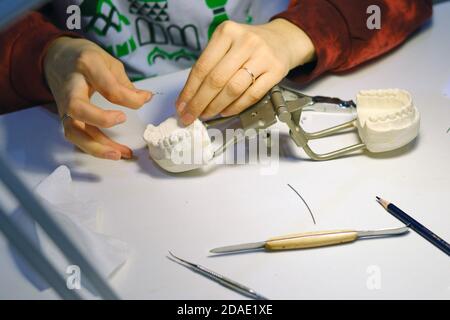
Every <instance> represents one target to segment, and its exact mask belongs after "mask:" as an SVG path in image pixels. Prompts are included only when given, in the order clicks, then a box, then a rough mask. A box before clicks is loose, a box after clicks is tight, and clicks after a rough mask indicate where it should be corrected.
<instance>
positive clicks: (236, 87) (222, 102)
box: [201, 60, 266, 119]
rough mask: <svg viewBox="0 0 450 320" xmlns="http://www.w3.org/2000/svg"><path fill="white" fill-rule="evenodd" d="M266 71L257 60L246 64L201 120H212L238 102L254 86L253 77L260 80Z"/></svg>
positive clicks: (207, 108) (206, 110)
mask: <svg viewBox="0 0 450 320" xmlns="http://www.w3.org/2000/svg"><path fill="white" fill-rule="evenodd" d="M244 68H246V69H244ZM265 69H266V68H265V66H264V65H263V63H261V62H258V61H256V60H252V61H249V62H247V63H245V65H244V66H243V67H242V68H241V69H239V70H238V71H237V72H236V73H235V74H234V75H233V77H232V78H231V79H230V80H229V81H228V83H227V84H226V85H225V87H224V88H223V90H222V91H221V92H220V93H219V94H218V95H217V96H216V97H215V98H214V100H213V101H211V103H210V104H209V105H208V106H207V107H206V109H205V110H204V111H203V113H202V114H201V118H202V119H207V118H212V117H214V116H216V115H217V114H218V113H220V112H221V111H222V110H224V109H225V108H227V107H228V106H229V105H231V103H233V102H234V101H236V100H237V99H238V98H239V97H240V96H241V95H242V94H243V93H244V92H245V91H246V90H247V89H248V88H249V87H250V86H251V85H252V83H253V77H255V78H258V77H259V76H260V75H261V74H262V73H264V72H265V71H266V70H265ZM247 70H248V71H247Z"/></svg>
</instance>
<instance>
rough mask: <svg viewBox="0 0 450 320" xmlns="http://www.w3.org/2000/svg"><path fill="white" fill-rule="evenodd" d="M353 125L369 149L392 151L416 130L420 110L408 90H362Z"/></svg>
mask: <svg viewBox="0 0 450 320" xmlns="http://www.w3.org/2000/svg"><path fill="white" fill-rule="evenodd" d="M356 99H357V103H356V104H357V106H358V107H357V113H358V118H357V120H356V126H357V128H358V133H359V136H360V137H361V140H362V141H363V142H364V143H365V144H366V147H367V149H368V150H369V151H370V152H385V151H391V150H394V149H397V148H400V147H403V146H404V145H406V144H408V143H409V142H411V141H412V140H414V138H415V137H416V136H417V135H418V133H419V120H420V115H419V110H417V108H416V107H415V106H414V105H413V101H412V98H411V95H410V94H409V92H407V91H405V90H400V89H386V90H363V91H360V92H359V93H358V95H357V98H356Z"/></svg>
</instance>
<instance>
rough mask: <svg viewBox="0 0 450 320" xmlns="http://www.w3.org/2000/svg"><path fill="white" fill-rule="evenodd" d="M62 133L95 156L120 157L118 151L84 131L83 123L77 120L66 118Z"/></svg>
mask: <svg viewBox="0 0 450 320" xmlns="http://www.w3.org/2000/svg"><path fill="white" fill-rule="evenodd" d="M64 135H65V137H66V139H67V140H68V141H70V142H72V143H73V144H75V145H76V146H77V147H79V148H80V149H81V150H83V151H84V152H86V153H88V154H91V155H93V156H95V157H97V158H103V159H110V160H119V159H120V156H121V154H120V151H118V150H115V149H114V148H112V147H110V146H107V145H103V144H101V143H99V142H97V141H95V140H94V139H93V138H92V137H91V136H89V135H88V134H87V133H86V132H85V131H84V126H83V124H82V123H80V122H79V121H77V120H73V119H67V120H66V121H64Z"/></svg>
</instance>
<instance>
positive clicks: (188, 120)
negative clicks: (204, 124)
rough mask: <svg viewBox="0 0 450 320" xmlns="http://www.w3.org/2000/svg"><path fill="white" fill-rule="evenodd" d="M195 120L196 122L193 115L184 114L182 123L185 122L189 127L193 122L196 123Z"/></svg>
mask: <svg viewBox="0 0 450 320" xmlns="http://www.w3.org/2000/svg"><path fill="white" fill-rule="evenodd" d="M194 120H195V117H194V116H193V115H192V114H190V113H189V112H186V113H185V114H183V115H182V116H181V121H183V123H184V125H189V124H191V123H192V122H194Z"/></svg>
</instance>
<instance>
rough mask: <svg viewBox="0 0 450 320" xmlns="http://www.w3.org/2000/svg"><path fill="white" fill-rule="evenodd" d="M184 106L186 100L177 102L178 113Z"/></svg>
mask: <svg viewBox="0 0 450 320" xmlns="http://www.w3.org/2000/svg"><path fill="white" fill-rule="evenodd" d="M184 108H186V102H184V101H181V102H180V103H178V104H177V111H178V113H180V114H181V113H182V112H183V110H184Z"/></svg>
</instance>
